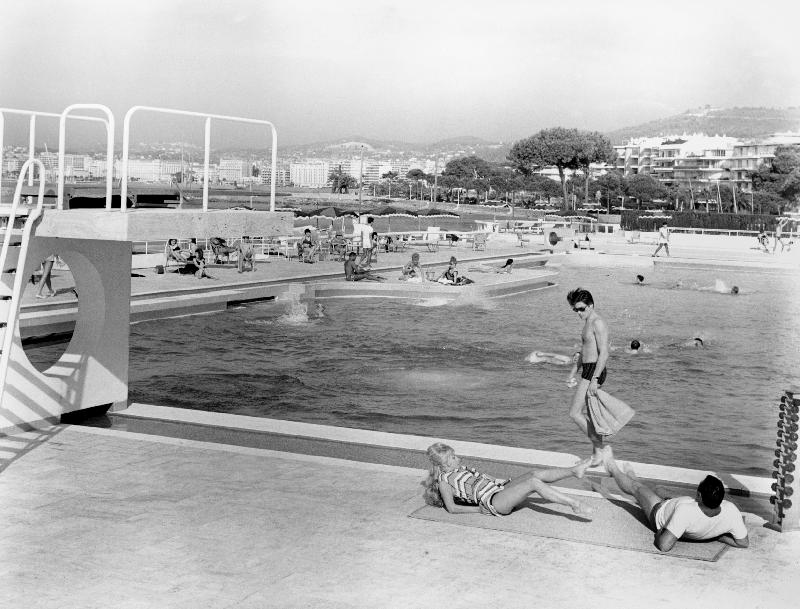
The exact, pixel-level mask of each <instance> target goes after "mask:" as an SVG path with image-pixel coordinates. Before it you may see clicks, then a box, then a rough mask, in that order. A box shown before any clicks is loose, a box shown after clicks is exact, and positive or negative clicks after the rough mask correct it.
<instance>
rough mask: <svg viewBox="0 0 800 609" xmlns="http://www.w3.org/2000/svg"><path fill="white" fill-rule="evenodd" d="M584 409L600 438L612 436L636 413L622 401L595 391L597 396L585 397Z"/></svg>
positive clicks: (603, 392) (601, 391)
mask: <svg viewBox="0 0 800 609" xmlns="http://www.w3.org/2000/svg"><path fill="white" fill-rule="evenodd" d="M586 407H587V410H588V411H589V418H590V419H591V421H592V425H594V429H595V431H596V432H597V433H598V434H599V435H601V436H612V435H614V434H615V433H617V432H618V431H619V430H620V429H622V428H623V427H625V425H626V424H627V423H628V421H630V420H631V419H632V418H633V415H634V414H636V411H635V410H634V409H633V408H631V407H630V406H628V405H627V404H626V403H625V402H623V401H622V400H619V399H617V398H615V397H614V396H613V395H611V394H609V393H606V392H605V391H603V390H602V389H598V390H597V395H588V394H587V395H586Z"/></svg>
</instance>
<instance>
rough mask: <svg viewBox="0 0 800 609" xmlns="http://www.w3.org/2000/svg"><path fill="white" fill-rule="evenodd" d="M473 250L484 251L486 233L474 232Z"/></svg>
mask: <svg viewBox="0 0 800 609" xmlns="http://www.w3.org/2000/svg"><path fill="white" fill-rule="evenodd" d="M472 249H473V251H486V233H476V234H475V240H474V241H473V242H472Z"/></svg>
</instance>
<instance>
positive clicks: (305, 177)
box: [289, 161, 331, 188]
mask: <svg viewBox="0 0 800 609" xmlns="http://www.w3.org/2000/svg"><path fill="white" fill-rule="evenodd" d="M330 173H331V164H330V163H329V162H327V161H306V162H302V163H290V164H289V179H290V181H291V183H292V184H293V185H294V186H300V187H304V188H323V187H324V186H325V185H326V184H327V183H328V176H329V175H330Z"/></svg>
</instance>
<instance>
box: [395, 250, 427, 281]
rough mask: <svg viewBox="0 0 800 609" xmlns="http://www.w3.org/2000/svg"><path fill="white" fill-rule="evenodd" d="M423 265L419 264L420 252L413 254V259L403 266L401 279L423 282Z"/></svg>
mask: <svg viewBox="0 0 800 609" xmlns="http://www.w3.org/2000/svg"><path fill="white" fill-rule="evenodd" d="M423 277H424V275H423V274H422V267H421V266H420V265H419V254H418V253H416V252H415V253H413V254H411V260H410V261H409V263H408V264H406V265H405V266H404V267H403V270H402V275H400V280H401V281H411V282H413V283H422V278H423Z"/></svg>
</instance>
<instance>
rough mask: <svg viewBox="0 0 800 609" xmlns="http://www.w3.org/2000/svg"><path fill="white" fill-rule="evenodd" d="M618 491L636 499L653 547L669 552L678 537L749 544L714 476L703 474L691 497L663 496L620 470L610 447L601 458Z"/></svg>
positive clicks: (741, 519) (740, 520) (739, 517)
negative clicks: (653, 537) (648, 529)
mask: <svg viewBox="0 0 800 609" xmlns="http://www.w3.org/2000/svg"><path fill="white" fill-rule="evenodd" d="M603 462H604V464H605V466H606V469H607V470H608V473H609V474H611V476H612V477H613V478H614V481H615V482H616V483H617V486H619V488H620V490H622V492H624V493H628V494H629V495H633V496H634V497H635V498H636V502H637V503H638V504H639V507H641V508H642V510H644V513H645V515H646V516H647V519H648V521H649V522H650V526H652V527H653V530H654V531H655V533H656V539H655V542H656V547H657V548H658V549H659V550H661V551H662V552H669V551H670V550H671V549H672V547H673V546H674V545H675V543H676V542H677V541H678V540H679V539H691V540H695V541H699V540H705V539H716V540H717V541H721V542H722V543H724V544H726V545H729V546H733V547H734V548H746V547H748V546H749V545H750V540H749V538H748V536H747V527H746V526H745V525H744V517H743V516H742V513H741V512H740V511H739V508H737V507H736V506H735V505H734V504H732V503H731V502H730V501H725V500H724V497H725V487H724V486H723V484H722V481H720V480H719V479H718V478H715V477H714V476H706V477H705V479H704V480H703V481H702V482H701V483H700V484H699V485H698V486H697V494H696V496H695V497H688V496H687V497H675V498H674V499H670V498H668V497H663V496H662V495H661V494H659V493H657V492H656V491H655V490H653V489H651V488H650V487H648V486H647V485H646V484H644V483H643V482H641V481H640V480H639V479H638V478H637V477H636V474H635V473H634V472H633V470H628V472H627V473H626V472H623V471H622V470H621V469H620V468H619V465H617V462H616V461H615V460H614V453H613V451H612V450H611V447H608V449H607V450H606V451H605V454H604V460H603Z"/></svg>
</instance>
